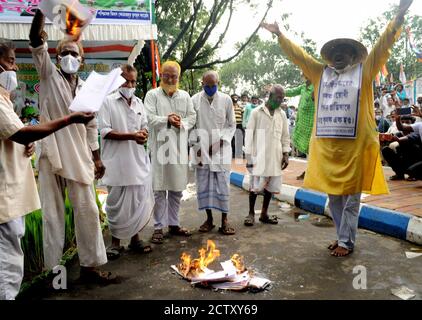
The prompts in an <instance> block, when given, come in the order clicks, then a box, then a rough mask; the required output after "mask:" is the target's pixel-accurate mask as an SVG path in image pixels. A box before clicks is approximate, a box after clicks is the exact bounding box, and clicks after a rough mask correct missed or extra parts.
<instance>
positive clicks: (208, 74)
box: [202, 70, 220, 81]
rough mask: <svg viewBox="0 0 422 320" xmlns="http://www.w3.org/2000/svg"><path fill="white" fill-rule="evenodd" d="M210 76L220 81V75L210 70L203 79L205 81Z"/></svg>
mask: <svg viewBox="0 0 422 320" xmlns="http://www.w3.org/2000/svg"><path fill="white" fill-rule="evenodd" d="M208 76H213V77H215V78H216V79H217V81H219V80H220V76H219V75H218V73H217V72H216V71H214V70H208V71H206V72H205V73H204V75H203V76H202V79H205V78H206V77H208Z"/></svg>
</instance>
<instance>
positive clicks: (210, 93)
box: [204, 85, 218, 97]
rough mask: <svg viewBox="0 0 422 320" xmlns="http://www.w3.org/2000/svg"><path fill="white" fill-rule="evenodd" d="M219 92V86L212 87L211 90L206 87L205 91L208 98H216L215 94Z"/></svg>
mask: <svg viewBox="0 0 422 320" xmlns="http://www.w3.org/2000/svg"><path fill="white" fill-rule="evenodd" d="M217 90H218V86H217V85H215V86H212V87H211V88H210V87H208V86H204V91H205V93H206V94H207V96H209V97H212V96H214V95H215V93H216V92H217Z"/></svg>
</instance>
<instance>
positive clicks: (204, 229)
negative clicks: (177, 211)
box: [199, 221, 215, 233]
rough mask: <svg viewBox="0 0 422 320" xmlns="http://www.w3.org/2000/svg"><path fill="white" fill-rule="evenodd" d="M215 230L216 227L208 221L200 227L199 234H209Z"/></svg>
mask: <svg viewBox="0 0 422 320" xmlns="http://www.w3.org/2000/svg"><path fill="white" fill-rule="evenodd" d="M214 228H215V225H213V224H209V223H208V221H205V222H204V224H203V225H202V226H200V227H199V232H202V233H207V232H210V231H211V230H213V229H214Z"/></svg>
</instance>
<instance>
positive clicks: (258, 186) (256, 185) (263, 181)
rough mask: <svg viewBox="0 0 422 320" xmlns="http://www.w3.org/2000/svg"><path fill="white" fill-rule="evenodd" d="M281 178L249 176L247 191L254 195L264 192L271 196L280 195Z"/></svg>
mask: <svg viewBox="0 0 422 320" xmlns="http://www.w3.org/2000/svg"><path fill="white" fill-rule="evenodd" d="M281 181H282V179H281V176H278V177H259V176H250V178H249V184H250V187H249V191H251V192H254V193H263V192H264V190H267V191H268V192H270V193H272V194H280V193H281V185H282V183H281Z"/></svg>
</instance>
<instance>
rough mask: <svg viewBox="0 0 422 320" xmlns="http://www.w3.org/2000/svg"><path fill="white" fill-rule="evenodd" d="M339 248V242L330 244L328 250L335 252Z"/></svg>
mask: <svg viewBox="0 0 422 320" xmlns="http://www.w3.org/2000/svg"><path fill="white" fill-rule="evenodd" d="M337 248H338V241H334V242H333V243H332V244H330V245H329V246H328V247H327V249H328V250H331V251H334V250H336V249H337Z"/></svg>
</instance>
